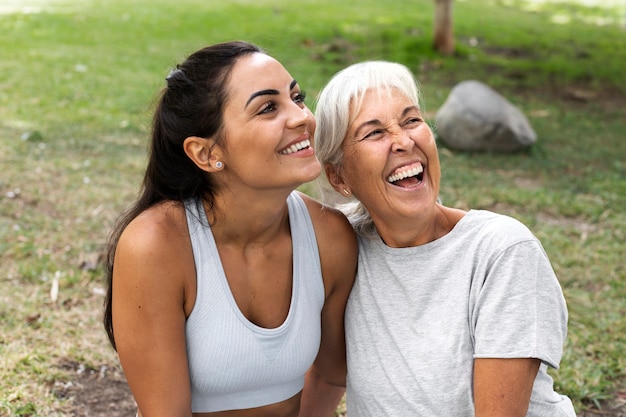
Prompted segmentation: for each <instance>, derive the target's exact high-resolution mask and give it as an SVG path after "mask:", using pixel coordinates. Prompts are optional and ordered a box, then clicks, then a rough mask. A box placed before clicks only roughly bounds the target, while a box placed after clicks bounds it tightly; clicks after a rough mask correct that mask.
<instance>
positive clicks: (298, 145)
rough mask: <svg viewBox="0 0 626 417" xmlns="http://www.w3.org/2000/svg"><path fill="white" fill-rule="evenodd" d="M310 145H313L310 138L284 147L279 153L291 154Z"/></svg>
mask: <svg viewBox="0 0 626 417" xmlns="http://www.w3.org/2000/svg"><path fill="white" fill-rule="evenodd" d="M310 147H311V141H310V140H309V139H305V140H303V141H301V142H297V143H294V144H292V145H290V146H288V147H286V148H284V149H281V150H280V151H278V153H279V154H281V155H289V154H292V153H296V152H298V151H301V150H302V149H307V148H310Z"/></svg>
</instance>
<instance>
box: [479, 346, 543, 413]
mask: <svg viewBox="0 0 626 417" xmlns="http://www.w3.org/2000/svg"><path fill="white" fill-rule="evenodd" d="M539 365H540V361H539V359H532V358H528V359H526V358H521V359H476V360H475V361H474V404H475V408H476V417H517V416H519V417H524V416H526V412H527V411H528V405H529V403H530V395H531V393H532V389H533V383H534V382H535V377H536V376H537V372H538V370H539Z"/></svg>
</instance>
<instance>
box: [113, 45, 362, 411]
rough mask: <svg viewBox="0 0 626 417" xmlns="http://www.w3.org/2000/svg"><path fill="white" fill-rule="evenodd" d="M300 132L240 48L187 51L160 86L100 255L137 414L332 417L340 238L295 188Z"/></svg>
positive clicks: (348, 265) (341, 304) (270, 79)
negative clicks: (132, 189) (136, 171)
mask: <svg viewBox="0 0 626 417" xmlns="http://www.w3.org/2000/svg"><path fill="white" fill-rule="evenodd" d="M314 130H315V120H314V118H313V115H312V114H311V112H310V111H309V109H308V108H307V107H306V105H305V103H304V93H303V92H302V91H301V89H300V86H299V85H298V83H297V82H296V81H295V80H294V79H293V77H292V76H291V75H290V74H289V73H288V72H287V70H285V68H284V67H283V66H282V65H281V64H280V63H279V62H278V61H276V60H275V59H273V58H271V57H270V56H268V55H266V54H265V53H263V51H261V50H260V49H259V48H258V47H256V46H255V45H252V44H249V43H245V42H228V43H223V44H217V45H213V46H210V47H207V48H204V49H201V50H199V51H197V52H195V53H193V54H192V55H191V56H189V57H188V58H187V59H186V60H185V62H183V63H182V64H181V65H179V66H178V67H177V68H176V69H175V70H173V71H172V72H171V73H170V75H169V76H168V77H167V87H166V88H165V89H164V91H163V93H162V98H161V100H160V102H159V104H158V107H157V109H156V112H155V115H154V122H153V132H152V138H151V141H152V142H151V150H150V155H149V162H148V167H147V169H146V173H145V178H144V186H143V191H142V193H141V196H140V197H139V199H138V201H137V202H136V203H135V205H134V206H133V207H132V208H131V210H130V211H129V212H128V213H127V214H126V215H125V216H124V217H123V218H122V219H121V220H120V222H119V223H118V225H117V227H116V228H115V230H114V233H113V234H112V238H111V244H110V249H109V258H108V262H109V263H108V266H109V268H108V280H109V288H108V296H107V299H106V304H105V317H104V323H105V327H106V330H107V333H108V335H109V338H110V341H111V343H112V345H113V346H114V348H116V349H117V352H118V354H119V358H120V362H121V364H122V367H123V369H124V373H125V375H126V377H127V380H128V383H129V385H130V388H131V390H132V392H133V395H134V397H135V399H136V401H137V405H138V410H139V415H140V416H143V417H156V416H167V417H172V416H192V415H193V416H213V415H219V416H233V417H237V416H297V415H298V412H299V409H300V407H301V405H302V410H301V415H309V414H308V413H312V412H313V411H315V412H318V413H320V414H319V415H329V416H332V415H333V414H332V412H333V411H334V409H335V407H336V405H337V402H338V400H339V398H340V396H341V394H342V393H343V390H342V388H334V386H335V385H336V386H339V387H340V386H341V385H344V384H345V372H346V369H345V345H344V329H343V314H344V308H345V302H346V299H347V296H348V293H349V291H350V288H351V285H352V282H353V278H354V274H355V268H356V240H355V238H354V234H353V231H352V229H351V227H350V225H349V223H348V222H347V221H346V220H345V217H343V215H341V213H339V212H337V211H334V210H332V209H329V208H325V207H322V206H321V205H320V204H319V203H317V202H315V201H314V200H312V199H311V198H309V197H307V196H305V195H303V194H301V193H299V192H297V191H295V190H296V187H298V186H299V185H301V184H303V183H305V182H308V181H311V180H313V179H315V178H316V177H317V176H318V175H319V173H320V171H321V167H320V164H319V161H318V160H317V158H316V156H315V154H314V152H313V147H312V141H313V134H314ZM307 371H308V377H307V384H306V386H305V384H304V381H305V374H306V373H307ZM303 388H304V391H303ZM329 392H330V395H329V394H328V393H329ZM311 415H312V414H311Z"/></svg>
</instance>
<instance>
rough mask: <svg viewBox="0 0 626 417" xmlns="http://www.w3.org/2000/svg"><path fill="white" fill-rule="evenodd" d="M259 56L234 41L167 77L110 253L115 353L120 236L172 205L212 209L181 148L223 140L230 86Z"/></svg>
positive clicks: (205, 179)
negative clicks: (139, 183)
mask: <svg viewBox="0 0 626 417" xmlns="http://www.w3.org/2000/svg"><path fill="white" fill-rule="evenodd" d="M255 52H260V53H263V51H262V50H261V48H259V47H258V46H256V45H253V44H250V43H247V42H241V41H234V42H225V43H220V44H216V45H212V46H209V47H206V48H203V49H200V50H199V51H196V52H194V53H193V54H191V55H190V56H189V57H188V58H187V59H186V60H185V61H184V62H183V63H182V64H180V65H178V66H177V67H176V69H174V70H172V71H171V72H170V74H169V75H168V76H167V78H166V80H167V87H166V88H165V89H164V90H163V91H162V93H161V97H160V100H159V102H158V104H157V107H156V110H155V113H154V118H153V122H152V136H151V141H150V151H149V159H148V166H147V168H146V172H145V175H144V179H143V187H142V190H141V193H140V195H139V198H138V199H137V200H136V202H135V203H134V205H133V206H132V207H131V208H130V209H129V210H128V211H126V212H125V213H124V214H123V215H122V216H121V217H120V218H119V219H118V221H117V223H116V225H115V227H114V228H113V230H112V232H111V234H110V237H109V241H108V247H107V253H106V279H107V293H106V297H105V301H104V318H103V322H104V328H105V330H106V332H107V335H108V337H109V341H110V342H111V345H112V346H113V348H114V349H115V348H116V346H115V337H114V335H113V318H112V311H111V308H112V307H111V306H112V292H113V279H112V278H113V260H114V257H115V249H116V248H117V243H118V241H119V238H120V235H121V234H122V231H123V230H124V229H125V228H126V226H128V224H129V223H130V222H131V221H132V220H133V219H134V218H135V217H137V216H138V215H139V214H140V213H142V212H143V211H145V210H146V209H148V208H150V207H152V206H154V205H155V204H157V203H159V202H162V201H166V200H173V201H179V202H182V201H183V200H184V199H187V198H192V197H195V198H196V199H198V200H200V199H204V200H205V201H207V203H208V204H209V206H212V203H213V193H214V191H215V183H214V182H213V181H212V179H211V176H210V174H207V173H206V172H204V171H202V170H201V169H200V168H198V167H197V166H196V164H195V163H194V162H193V161H192V160H191V159H189V158H188V157H187V155H186V154H185V151H184V150H183V142H184V141H185V139H186V138H188V137H190V136H198V137H203V138H209V137H214V138H215V139H216V140H220V137H222V133H221V129H222V126H223V120H222V117H223V112H224V105H225V102H226V99H227V91H226V82H227V81H228V76H229V75H230V73H231V70H232V68H233V66H234V65H235V63H236V62H237V60H238V59H239V58H240V57H242V56H245V55H249V54H252V53H255Z"/></svg>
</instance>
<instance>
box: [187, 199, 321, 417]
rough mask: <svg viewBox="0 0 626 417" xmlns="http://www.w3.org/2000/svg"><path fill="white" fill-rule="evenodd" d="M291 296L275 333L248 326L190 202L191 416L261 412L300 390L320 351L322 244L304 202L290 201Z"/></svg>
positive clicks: (202, 218) (198, 208)
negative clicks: (193, 283) (193, 278)
mask: <svg viewBox="0 0 626 417" xmlns="http://www.w3.org/2000/svg"><path fill="white" fill-rule="evenodd" d="M287 204H288V207H289V224H290V226H291V239H292V245H293V286H292V287H293V289H292V295H291V305H290V308H289V313H288V315H287V318H286V319H285V321H284V322H283V324H281V325H280V326H279V327H277V328H273V329H266V328H262V327H259V326H257V325H255V324H253V323H251V322H250V321H249V320H248V319H246V317H245V316H244V315H243V313H242V312H241V311H240V310H239V308H238V307H237V304H236V302H235V299H234V297H233V295H232V293H231V291H230V287H229V285H228V282H227V280H226V276H225V275H224V270H223V268H222V263H221V261H220V258H219V254H218V251H217V247H216V245H215V240H214V238H213V234H212V233H211V228H210V227H209V226H208V222H207V219H206V214H205V212H204V209H203V208H202V204H201V203H199V202H197V201H195V200H188V201H185V208H186V212H187V224H188V227H189V234H190V236H191V243H192V247H193V255H194V259H195V266H196V282H197V293H196V302H195V305H194V307H193V310H192V312H191V314H190V315H189V318H188V319H187V323H186V326H185V330H186V340H187V356H188V362H189V374H190V377H191V397H192V411H193V412H211V411H224V410H234V409H245V408H253V407H260V406H263V405H268V404H273V403H277V402H280V401H283V400H286V399H288V398H290V397H292V396H294V395H295V394H297V393H298V392H300V391H301V390H302V387H303V386H304V374H305V373H306V371H307V369H308V368H309V367H310V366H311V364H312V363H313V361H314V359H315V357H316V355H317V352H318V349H319V345H320V334H321V333H320V332H321V329H320V313H321V310H322V306H323V304H324V283H323V280H322V274H321V267H320V259H319V253H318V249H317V241H316V238H315V233H314V230H313V224H312V223H311V218H310V216H309V212H308V209H307V208H306V206H305V204H304V201H303V200H302V199H301V197H300V196H299V195H297V193H296V192H293V193H292V194H291V195H290V196H289V197H288V199H287Z"/></svg>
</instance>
